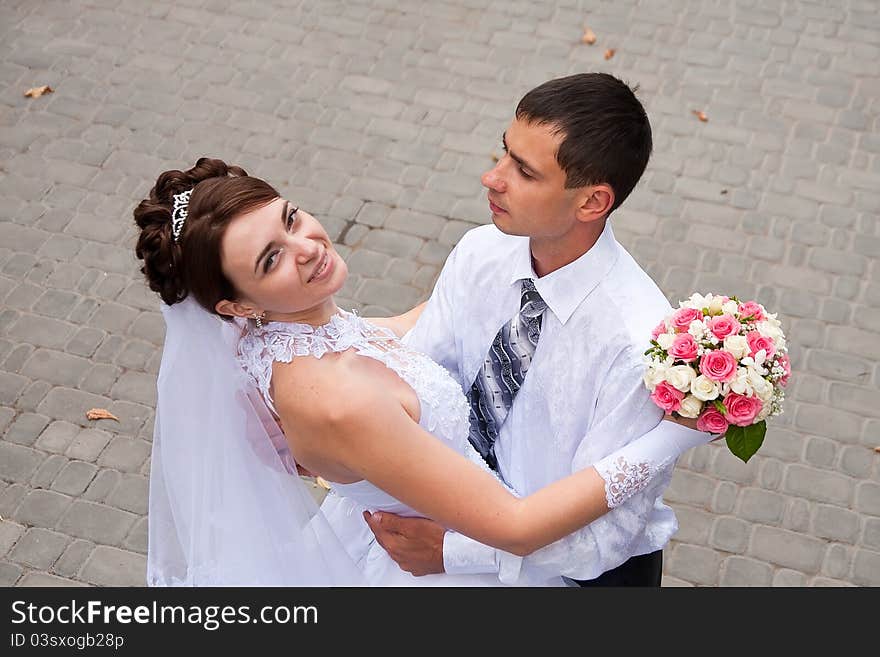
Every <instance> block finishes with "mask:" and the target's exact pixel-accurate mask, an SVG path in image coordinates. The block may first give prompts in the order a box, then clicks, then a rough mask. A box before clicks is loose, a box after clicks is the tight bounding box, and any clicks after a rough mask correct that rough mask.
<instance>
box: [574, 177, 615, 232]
mask: <svg viewBox="0 0 880 657" xmlns="http://www.w3.org/2000/svg"><path fill="white" fill-rule="evenodd" d="M579 203H580V204H579V206H578V209H577V218H578V221H583V222H588V221H597V220H599V219H604V218H605V217H607V216H608V213H609V212H611V208H612V206H613V205H614V190H613V189H612V188H611V185H609V184H607V183H599V184H598V185H589V186H587V187H585V188H584V191H583V194H582V195H581V197H580V199H579Z"/></svg>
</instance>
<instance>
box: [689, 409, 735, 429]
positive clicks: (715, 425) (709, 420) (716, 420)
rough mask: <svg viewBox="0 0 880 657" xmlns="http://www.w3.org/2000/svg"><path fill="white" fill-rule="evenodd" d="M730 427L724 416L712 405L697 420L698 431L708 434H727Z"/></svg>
mask: <svg viewBox="0 0 880 657" xmlns="http://www.w3.org/2000/svg"><path fill="white" fill-rule="evenodd" d="M728 426H730V425H729V424H728V423H727V420H726V419H724V415H722V414H721V413H720V412H719V411H718V409H717V408H715V406H713V405H712V404H707V405H706V409H705V410H704V411H703V414H702V415H700V417H699V418H698V419H697V429H699V430H700V431H707V432H708V433H718V434H724V433H727V427H728Z"/></svg>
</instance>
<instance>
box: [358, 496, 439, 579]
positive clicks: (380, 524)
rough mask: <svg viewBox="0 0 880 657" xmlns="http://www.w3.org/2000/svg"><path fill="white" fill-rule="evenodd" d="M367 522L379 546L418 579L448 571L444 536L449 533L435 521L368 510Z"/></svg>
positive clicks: (365, 513)
mask: <svg viewBox="0 0 880 657" xmlns="http://www.w3.org/2000/svg"><path fill="white" fill-rule="evenodd" d="M364 520H366V521H367V525H369V527H370V529H371V530H372V531H373V534H374V535H375V536H376V540H377V541H379V545H381V546H382V547H383V548H385V551H386V552H387V553H388V554H389V555H390V556H391V558H392V559H394V560H395V561H396V562H397V565H398V566H400V568H401V569H402V570H405V571H407V572H408V573H412V574H413V575H415V576H417V577H418V576H421V575H432V574H436V573H442V572H444V570H443V535H444V534H445V533H446V530H445V529H444V528H443V527H442V526H440V525H438V524H437V523H436V522H434V521H433V520H428V519H426V518H404V517H402V516H397V515H394V514H393V513H384V512H383V513H373V514H371V513H368V512H367V511H364Z"/></svg>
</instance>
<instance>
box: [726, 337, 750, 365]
mask: <svg viewBox="0 0 880 657" xmlns="http://www.w3.org/2000/svg"><path fill="white" fill-rule="evenodd" d="M724 348H725V349H727V351H729V352H730V353H731V355H733V357H734V358H736V359H737V360H739V359H740V358H745V356H746V355H747V354H748V353H749V343H748V342H747V341H746V338H745V336H743V335H728V336H727V337H726V338H724Z"/></svg>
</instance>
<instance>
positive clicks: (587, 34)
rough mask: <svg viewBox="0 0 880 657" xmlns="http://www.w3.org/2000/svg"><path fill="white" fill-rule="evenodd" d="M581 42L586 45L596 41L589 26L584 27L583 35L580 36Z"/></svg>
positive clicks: (594, 34)
mask: <svg viewBox="0 0 880 657" xmlns="http://www.w3.org/2000/svg"><path fill="white" fill-rule="evenodd" d="M581 42H582V43H586V44H587V45H588V46H592V45H593V44H594V43H596V33H595V32H593V30H591V29H590V28H588V27H585V28H584V36H582V37H581Z"/></svg>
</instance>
